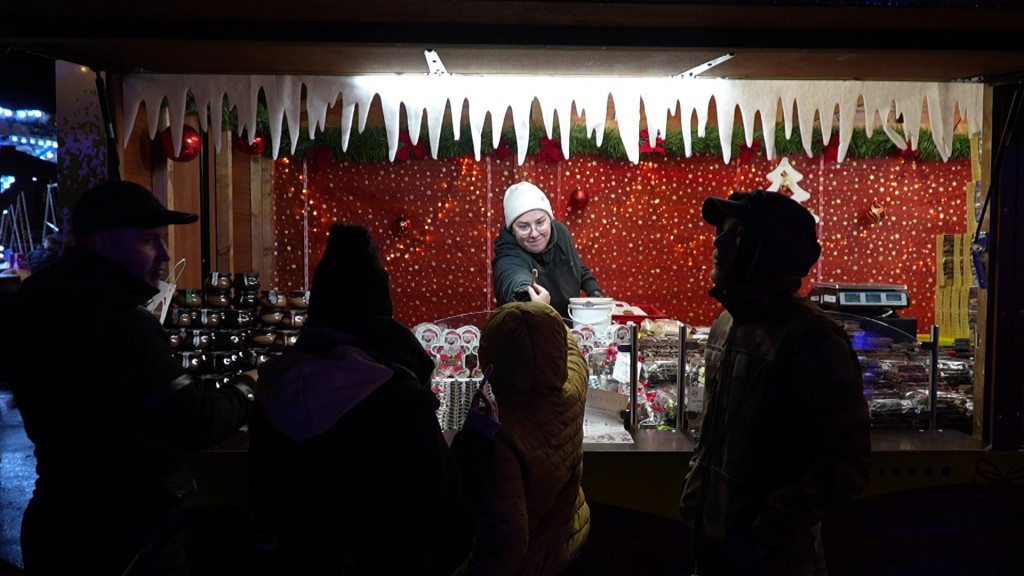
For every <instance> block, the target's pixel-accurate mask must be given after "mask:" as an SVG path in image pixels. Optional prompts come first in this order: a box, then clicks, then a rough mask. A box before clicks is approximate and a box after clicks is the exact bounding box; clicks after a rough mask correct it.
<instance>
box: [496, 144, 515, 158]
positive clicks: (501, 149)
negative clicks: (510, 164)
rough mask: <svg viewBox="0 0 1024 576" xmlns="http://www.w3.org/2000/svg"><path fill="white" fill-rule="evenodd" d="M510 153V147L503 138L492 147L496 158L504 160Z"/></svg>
mask: <svg viewBox="0 0 1024 576" xmlns="http://www.w3.org/2000/svg"><path fill="white" fill-rule="evenodd" d="M511 155H512V148H510V147H509V145H508V142H505V141H504V140H502V141H500V142H498V147H497V148H495V149H494V157H495V158H497V159H498V160H504V159H505V158H508V157H509V156H511Z"/></svg>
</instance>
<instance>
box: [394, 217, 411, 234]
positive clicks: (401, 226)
mask: <svg viewBox="0 0 1024 576" xmlns="http://www.w3.org/2000/svg"><path fill="white" fill-rule="evenodd" d="M410 230H412V221H411V220H409V219H408V218H406V217H405V216H399V217H398V218H395V221H394V222H392V223H391V235H392V236H394V237H396V238H401V237H402V236H405V235H406V234H408V233H409V231H410Z"/></svg>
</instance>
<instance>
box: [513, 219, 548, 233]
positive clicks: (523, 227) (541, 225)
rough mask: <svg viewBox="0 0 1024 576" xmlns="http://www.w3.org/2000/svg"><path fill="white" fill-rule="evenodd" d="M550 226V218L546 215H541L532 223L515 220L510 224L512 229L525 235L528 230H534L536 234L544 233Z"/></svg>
mask: <svg viewBox="0 0 1024 576" xmlns="http://www.w3.org/2000/svg"><path fill="white" fill-rule="evenodd" d="M548 226H551V219H550V218H548V217H546V216H545V217H542V218H540V219H539V220H537V221H536V222H534V223H533V224H530V223H529V222H517V223H515V224H513V225H512V231H513V232H515V233H516V234H518V235H520V236H526V235H527V234H529V233H530V230H536V231H537V233H538V234H542V233H544V231H546V230H547V229H548Z"/></svg>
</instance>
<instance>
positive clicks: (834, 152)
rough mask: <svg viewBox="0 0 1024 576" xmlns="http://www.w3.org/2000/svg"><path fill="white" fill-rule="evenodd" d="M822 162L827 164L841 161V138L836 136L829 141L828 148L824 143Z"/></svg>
mask: <svg viewBox="0 0 1024 576" xmlns="http://www.w3.org/2000/svg"><path fill="white" fill-rule="evenodd" d="M821 156H822V160H824V161H825V162H838V161H839V138H836V137H835V136H834V135H833V137H832V139H831V140H829V141H828V146H826V145H825V143H824V142H822V148H821Z"/></svg>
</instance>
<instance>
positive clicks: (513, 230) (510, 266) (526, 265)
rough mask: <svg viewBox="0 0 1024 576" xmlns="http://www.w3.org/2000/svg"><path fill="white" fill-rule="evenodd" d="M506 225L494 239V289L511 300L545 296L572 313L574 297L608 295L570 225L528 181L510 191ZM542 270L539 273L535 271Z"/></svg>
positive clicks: (500, 299) (536, 299) (544, 299)
mask: <svg viewBox="0 0 1024 576" xmlns="http://www.w3.org/2000/svg"><path fill="white" fill-rule="evenodd" d="M504 204H505V226H504V227H503V228H502V229H501V231H500V232H499V233H498V237H497V238H495V239H494V262H493V272H494V294H495V297H496V298H497V300H498V305H499V306H501V305H502V304H505V303H506V302H529V301H531V300H532V301H534V302H545V303H548V304H551V306H552V307H553V308H554V309H555V310H557V311H558V313H559V314H561V315H562V318H568V317H569V299H570V298H578V297H579V296H580V292H581V291H582V292H583V293H585V294H586V295H587V296H590V297H594V298H603V297H604V293H603V292H601V288H600V287H599V286H598V285H597V279H596V278H594V275H593V274H591V273H590V269H589V268H587V267H586V266H585V265H584V264H583V260H581V259H580V255H579V254H578V253H577V252H576V246H575V245H574V244H573V241H572V236H571V235H570V234H569V229H568V228H566V227H565V225H564V224H562V223H561V222H559V221H557V220H555V218H554V215H553V214H552V212H551V202H549V201H548V197H547V196H546V195H545V194H544V192H542V191H541V189H540V188H538V187H536V186H534V185H533V184H531V183H529V182H520V183H518V184H513V185H512V186H510V187H509V188H508V190H506V191H505V201H504ZM534 270H536V272H537V276H536V278H534V276H533V272H534Z"/></svg>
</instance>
